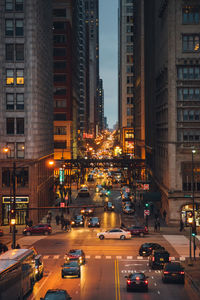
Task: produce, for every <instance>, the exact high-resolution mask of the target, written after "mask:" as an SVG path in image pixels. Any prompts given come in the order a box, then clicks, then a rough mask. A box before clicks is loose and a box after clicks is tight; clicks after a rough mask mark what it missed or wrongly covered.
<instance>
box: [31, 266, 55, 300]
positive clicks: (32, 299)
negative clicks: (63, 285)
mask: <svg viewBox="0 0 200 300" xmlns="http://www.w3.org/2000/svg"><path fill="white" fill-rule="evenodd" d="M51 274H52V272H51V273H49V276H47V278H45V280H44V281H43V283H42V284H41V286H40V287H39V288H38V290H37V293H36V295H34V296H33V297H32V298H31V299H30V300H34V299H35V298H36V296H37V294H38V293H39V291H40V290H41V288H42V287H43V285H44V284H45V283H46V281H47V279H48V277H50V276H51Z"/></svg>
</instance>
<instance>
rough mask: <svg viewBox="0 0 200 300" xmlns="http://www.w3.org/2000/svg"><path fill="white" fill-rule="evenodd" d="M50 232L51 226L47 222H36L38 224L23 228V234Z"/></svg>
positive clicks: (46, 233)
mask: <svg viewBox="0 0 200 300" xmlns="http://www.w3.org/2000/svg"><path fill="white" fill-rule="evenodd" d="M51 232H52V227H51V226H50V225H49V224H38V225H34V226H30V227H26V228H25V229H24V230H23V234H24V235H32V234H45V235H48V234H50V233H51Z"/></svg>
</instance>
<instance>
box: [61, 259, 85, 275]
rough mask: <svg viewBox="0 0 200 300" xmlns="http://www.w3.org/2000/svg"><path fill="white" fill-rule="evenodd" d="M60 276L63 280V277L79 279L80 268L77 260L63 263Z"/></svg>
mask: <svg viewBox="0 0 200 300" xmlns="http://www.w3.org/2000/svg"><path fill="white" fill-rule="evenodd" d="M61 276H62V278H64V277H65V276H70V277H78V278H80V277H81V268H80V264H79V262H78V261H77V260H74V261H71V260H70V261H68V262H65V263H64V264H63V265H62V271H61Z"/></svg>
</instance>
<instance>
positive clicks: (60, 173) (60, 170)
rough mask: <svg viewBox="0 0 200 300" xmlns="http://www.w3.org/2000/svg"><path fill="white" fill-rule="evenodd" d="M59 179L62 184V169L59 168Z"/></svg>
mask: <svg viewBox="0 0 200 300" xmlns="http://www.w3.org/2000/svg"><path fill="white" fill-rule="evenodd" d="M59 181H60V183H61V184H62V183H63V182H64V169H62V168H60V169H59Z"/></svg>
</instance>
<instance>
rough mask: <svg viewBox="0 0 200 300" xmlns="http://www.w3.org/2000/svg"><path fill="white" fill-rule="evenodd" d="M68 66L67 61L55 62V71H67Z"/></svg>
mask: <svg viewBox="0 0 200 300" xmlns="http://www.w3.org/2000/svg"><path fill="white" fill-rule="evenodd" d="M66 67H67V64H66V62H65V61H55V62H54V70H64V69H66Z"/></svg>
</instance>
